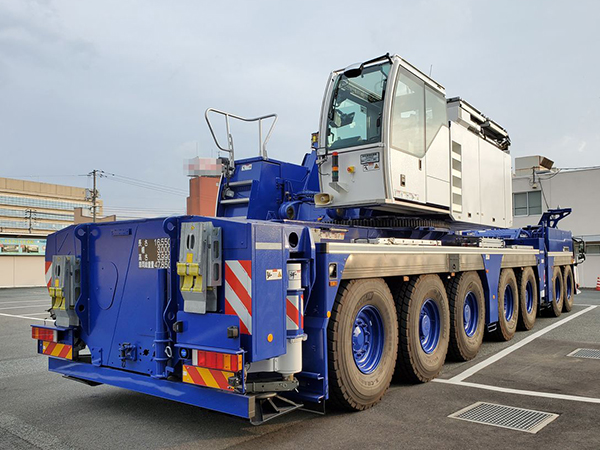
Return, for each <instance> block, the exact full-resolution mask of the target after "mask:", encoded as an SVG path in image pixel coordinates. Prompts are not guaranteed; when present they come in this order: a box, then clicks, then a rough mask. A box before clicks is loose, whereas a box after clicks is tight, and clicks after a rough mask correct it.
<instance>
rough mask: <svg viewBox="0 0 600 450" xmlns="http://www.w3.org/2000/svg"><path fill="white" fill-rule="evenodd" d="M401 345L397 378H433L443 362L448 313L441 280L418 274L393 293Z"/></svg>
mask: <svg viewBox="0 0 600 450" xmlns="http://www.w3.org/2000/svg"><path fill="white" fill-rule="evenodd" d="M395 298H396V310H397V311H398V325H399V335H400V346H399V349H398V361H397V363H396V375H397V376H398V377H401V378H404V379H407V380H410V381H420V382H425V381H429V380H431V379H433V378H435V377H436V376H437V375H438V374H439V372H440V370H441V369H442V366H443V365H444V360H445V359H446V353H447V352H448V341H449V338H450V311H449V308H448V297H447V296H446V289H445V288H444V284H443V283H442V280H441V279H440V277H438V276H437V275H421V276H420V277H417V278H413V279H411V280H410V281H409V282H407V283H404V284H403V285H402V287H401V288H400V289H399V291H398V292H395Z"/></svg>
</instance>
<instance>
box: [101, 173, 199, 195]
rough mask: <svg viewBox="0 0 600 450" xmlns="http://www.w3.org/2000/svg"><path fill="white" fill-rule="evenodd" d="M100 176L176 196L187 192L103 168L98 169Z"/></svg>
mask: <svg viewBox="0 0 600 450" xmlns="http://www.w3.org/2000/svg"><path fill="white" fill-rule="evenodd" d="M99 173H100V174H101V176H103V177H105V178H107V179H108V180H112V181H116V182H118V183H123V184H127V185H130V186H135V187H140V188H144V189H150V190H153V191H157V192H161V193H164V194H172V195H178V196H187V195H188V192H187V191H186V190H184V189H178V188H174V187H171V186H165V185H162V184H158V183H152V182H150V181H144V180H138V179H136V178H131V177H126V176H123V175H118V174H115V173H109V172H105V171H103V170H101V171H99Z"/></svg>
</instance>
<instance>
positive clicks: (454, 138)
mask: <svg viewBox="0 0 600 450" xmlns="http://www.w3.org/2000/svg"><path fill="white" fill-rule="evenodd" d="M205 115H206V118H207V122H208V125H209V128H210V131H211V133H212V135H213V137H214V138H215V142H216V145H217V146H218V147H219V149H220V150H222V151H224V152H226V153H225V157H223V158H220V159H219V161H220V163H221V164H222V177H221V183H220V191H219V198H218V202H217V209H216V217H199V216H178V217H167V218H156V219H144V220H131V221H118V222H110V223H88V224H81V225H76V226H70V227H68V228H65V229H63V230H61V231H58V232H56V233H54V234H52V235H51V236H49V238H48V242H47V250H46V267H47V277H48V278H49V293H50V296H51V299H52V305H51V309H50V313H51V317H52V319H53V321H52V324H49V325H45V326H39V325H35V326H32V337H33V338H34V339H36V341H37V350H38V352H39V353H41V354H44V355H48V356H49V369H50V370H51V371H53V372H57V373H59V374H62V375H63V376H65V377H66V378H70V379H73V380H77V381H81V382H84V383H87V384H89V385H92V386H93V385H98V384H108V385H113V386H119V387H122V388H126V389H131V390H133V391H137V392H141V393H146V394H151V395H154V396H158V397H162V398H166V399H171V400H176V401H179V402H182V403H187V404H190V405H195V406H199V407H202V408H207V409H211V410H215V411H220V412H223V413H227V414H232V415H235V416H239V417H243V418H247V419H250V421H251V422H252V423H254V424H260V423H263V422H264V421H266V420H269V419H272V418H274V417H277V416H279V415H281V414H284V413H288V412H290V411H293V410H295V409H298V408H301V407H304V408H307V409H312V410H316V411H321V412H324V410H325V403H326V402H331V403H334V404H336V405H338V406H340V407H342V408H346V409H349V410H363V409H366V408H370V407H372V406H373V405H375V404H376V403H377V402H379V401H380V400H381V398H382V397H383V395H384V394H385V392H386V390H387V389H388V387H389V385H390V382H391V380H392V378H393V377H402V378H404V379H408V380H411V381H415V382H426V381H429V380H431V379H433V378H435V377H436V376H437V375H438V374H439V372H440V370H441V368H442V365H443V364H444V361H445V359H446V358H447V357H449V358H452V359H455V360H459V361H467V360H470V359H472V358H474V357H475V356H476V355H477V352H478V350H479V348H480V346H481V345H482V340H483V338H484V335H490V336H493V337H496V338H498V339H502V340H509V339H511V338H512V337H513V336H514V334H515V332H516V330H517V329H523V330H529V329H531V328H532V327H533V326H534V323H535V321H536V317H537V316H538V314H539V313H540V312H542V311H548V312H549V313H550V314H552V315H554V316H559V315H560V314H561V312H563V311H569V310H570V309H571V307H572V304H573V297H574V294H575V291H576V287H575V282H574V276H573V271H574V266H575V264H576V261H575V255H574V253H573V240H572V236H571V233H570V232H568V231H562V230H559V229H558V228H557V223H558V221H559V220H560V219H561V218H563V217H565V216H566V215H568V214H569V213H570V210H568V209H563V210H550V211H548V212H546V213H545V214H544V215H543V217H542V219H541V220H540V222H539V224H538V225H534V226H529V227H525V228H517V229H515V228H510V227H511V225H512V194H511V164H510V155H509V150H508V149H509V145H510V139H509V136H508V133H507V132H506V130H504V129H503V128H502V127H501V126H499V125H498V124H497V123H496V122H494V121H492V120H491V119H490V118H488V117H486V116H485V115H483V114H482V113H481V112H480V111H478V110H477V109H476V108H474V107H473V106H471V105H470V104H469V103H467V102H466V101H464V100H462V99H460V98H450V99H446V97H445V90H444V87H443V86H441V85H440V84H438V83H437V82H435V81H434V80H432V79H431V78H430V77H429V76H427V75H425V74H424V73H422V72H421V71H419V70H418V69H417V68H415V67H413V66H412V65H411V64H409V63H408V62H407V61H405V60H404V59H402V58H401V57H399V56H397V55H394V56H390V55H389V54H387V55H384V56H382V57H379V58H375V59H373V60H370V61H366V62H363V63H361V64H356V65H353V66H350V67H347V68H346V69H343V70H337V71H334V72H333V73H332V74H331V77H330V79H329V82H328V85H327V89H326V92H325V96H324V99H323V104H322V113H321V120H320V127H319V133H318V134H315V135H313V146H312V147H313V148H312V151H311V152H310V153H308V154H307V155H306V156H305V157H304V160H303V162H302V164H300V165H298V164H292V163H288V162H283V161H277V160H274V159H270V158H268V156H267V152H266V144H267V141H268V140H269V137H270V136H271V133H272V131H273V126H274V124H275V121H276V116H274V115H269V116H261V117H258V118H256V119H245V118H242V117H239V116H235V115H233V114H229V113H226V112H223V111H218V110H214V109H209V110H207V112H206V114H205ZM215 115H221V116H223V117H224V120H225V124H226V129H227V144H225V145H221V143H220V142H219V140H218V139H217V137H216V134H215V132H214V129H213V127H212V125H211V120H210V118H213V119H214V117H216V116H215ZM269 118H271V120H272V125H271V127H270V129H269V130H268V133H267V134H266V135H265V136H263V122H266V121H268V120H269ZM235 119H242V120H246V121H248V120H249V121H255V122H257V124H258V128H259V134H260V145H259V156H258V157H253V158H248V159H243V160H239V161H236V160H235V158H234V145H233V137H232V136H231V133H230V121H231V120H235Z"/></svg>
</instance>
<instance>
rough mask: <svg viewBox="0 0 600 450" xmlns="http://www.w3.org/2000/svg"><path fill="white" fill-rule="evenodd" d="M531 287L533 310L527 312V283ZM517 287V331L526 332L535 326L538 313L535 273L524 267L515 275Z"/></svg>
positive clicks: (530, 268)
mask: <svg viewBox="0 0 600 450" xmlns="http://www.w3.org/2000/svg"><path fill="white" fill-rule="evenodd" d="M528 282H529V283H531V285H532V287H533V308H531V312H529V313H528V312H527V283H528ZM517 285H518V286H519V322H518V324H517V329H519V330H524V331H528V330H531V329H532V328H533V326H534V325H535V319H536V317H537V312H538V305H539V299H538V287H537V280H536V278H535V273H534V272H533V268H532V267H525V268H524V269H523V270H521V271H520V272H519V273H518V275H517Z"/></svg>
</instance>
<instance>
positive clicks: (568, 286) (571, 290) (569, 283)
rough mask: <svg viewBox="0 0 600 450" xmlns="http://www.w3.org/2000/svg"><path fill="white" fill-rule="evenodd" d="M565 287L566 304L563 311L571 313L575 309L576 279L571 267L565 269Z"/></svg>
mask: <svg viewBox="0 0 600 450" xmlns="http://www.w3.org/2000/svg"><path fill="white" fill-rule="evenodd" d="M563 286H564V287H565V302H564V304H563V311H565V312H569V311H571V308H573V298H574V297H575V277H574V276H573V269H572V268H571V266H565V267H564V268H563Z"/></svg>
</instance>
